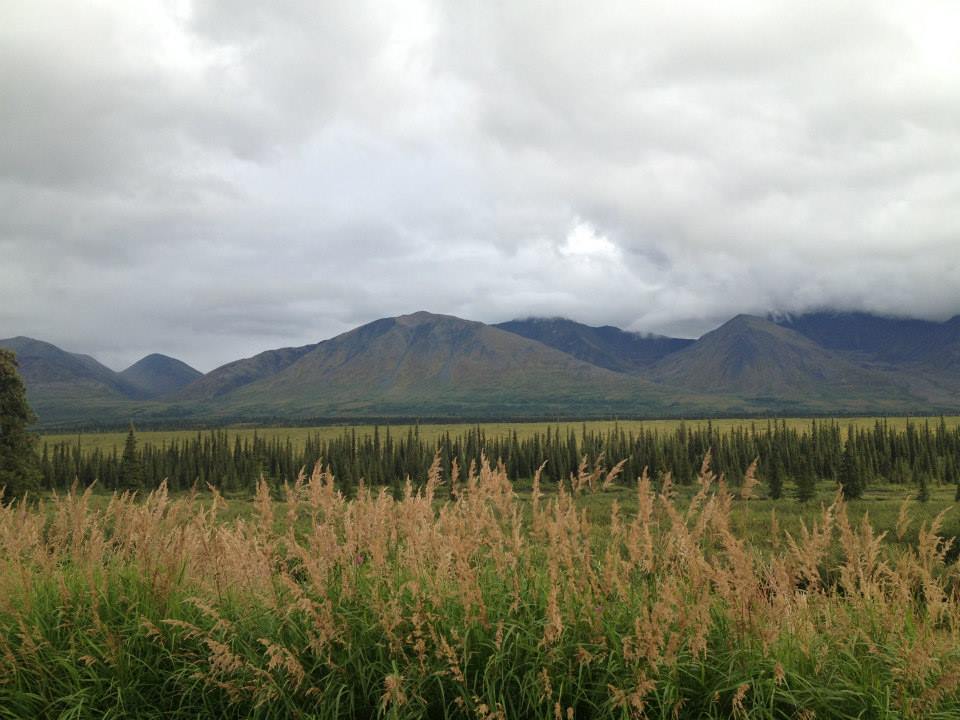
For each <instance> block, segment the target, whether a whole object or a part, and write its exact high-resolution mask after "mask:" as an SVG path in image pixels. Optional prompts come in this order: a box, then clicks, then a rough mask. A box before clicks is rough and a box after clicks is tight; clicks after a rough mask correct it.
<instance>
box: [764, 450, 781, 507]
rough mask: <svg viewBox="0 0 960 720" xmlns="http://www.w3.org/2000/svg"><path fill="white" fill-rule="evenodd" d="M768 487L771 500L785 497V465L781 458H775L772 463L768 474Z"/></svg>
mask: <svg viewBox="0 0 960 720" xmlns="http://www.w3.org/2000/svg"><path fill="white" fill-rule="evenodd" d="M767 487H768V488H769V495H770V499H771V500H779V499H780V498H781V497H783V463H781V462H780V458H775V459H774V460H773V462H771V463H770V470H769V471H768V472H767Z"/></svg>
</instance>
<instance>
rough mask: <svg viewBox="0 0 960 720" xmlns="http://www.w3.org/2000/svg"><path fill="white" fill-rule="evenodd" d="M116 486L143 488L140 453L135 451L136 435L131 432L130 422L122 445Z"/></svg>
mask: <svg viewBox="0 0 960 720" xmlns="http://www.w3.org/2000/svg"><path fill="white" fill-rule="evenodd" d="M117 486H118V487H119V488H120V489H121V490H141V489H142V488H143V463H142V461H141V459H140V454H139V453H138V452H137V436H136V435H135V434H134V432H133V425H132V424H131V425H130V432H128V433H127V440H126V442H125V443H124V446H123V457H122V458H121V459H120V475H119V477H118V478H117Z"/></svg>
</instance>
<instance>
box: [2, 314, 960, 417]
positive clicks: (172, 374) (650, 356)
mask: <svg viewBox="0 0 960 720" xmlns="http://www.w3.org/2000/svg"><path fill="white" fill-rule="evenodd" d="M0 346H3V347H9V348H11V349H13V350H14V351H15V352H17V354H18V357H19V359H20V364H21V368H22V371H23V375H24V379H25V381H26V385H27V394H28V399H29V400H30V402H31V404H32V405H33V407H34V409H35V410H36V411H37V413H38V415H39V416H40V418H41V422H42V423H43V424H45V425H46V426H48V427H53V426H61V427H74V426H78V425H84V426H93V425H97V426H107V425H110V426H116V425H123V424H126V423H127V422H130V421H134V422H150V423H177V424H181V425H190V424H198V423H212V422H269V421H272V420H281V421H315V420H322V419H337V420H347V419H352V418H355V419H364V418H366V419H369V418H400V417H402V418H414V417H421V418H450V419H454V418H469V419H481V418H485V419H496V418H504V419H506V418H557V417H564V418H578V417H583V418H586V417H614V416H617V417H656V416H661V417H662V416H677V415H685V416H688V417H690V416H695V415H701V416H702V415H705V414H709V415H717V414H727V415H730V414H738V415H749V414H759V413H765V414H766V413H770V414H787V413H793V414H797V413H939V412H945V413H946V412H960V317H956V318H953V319H952V320H950V321H948V322H945V323H932V322H928V321H923V320H899V319H895V318H880V317H877V316H873V315H864V314H842V313H813V314H808V315H800V316H792V317H781V318H777V319H773V318H766V319H765V318H759V317H753V316H748V315H739V316H737V317H735V318H733V319H732V320H730V321H728V322H727V323H725V324H723V325H722V326H720V327H719V328H717V329H715V330H713V331H711V332H709V333H706V334H705V335H704V336H703V337H701V338H700V339H698V340H696V341H692V340H680V339H676V338H665V337H655V336H643V335H638V334H634V333H628V332H624V331H622V330H619V329H617V328H614V327H609V326H605V327H591V326H588V325H583V324H581V323H576V322H573V321H571V320H565V319H528V320H514V321H511V322H508V323H501V324H500V325H485V324H483V323H479V322H473V321H470V320H463V319H461V318H456V317H452V316H449V315H435V314H432V313H428V312H418V313H414V314H412V315H402V316H399V317H393V318H383V319H381V320H376V321H374V322H371V323H368V324H366V325H363V326H361V327H358V328H356V329H354V330H351V331H349V332H346V333H343V334H341V335H338V336H336V337H334V338H330V339H329V340H323V341H321V342H318V343H314V344H310V345H304V346H301V347H290V348H281V349H278V350H268V351H266V352H262V353H259V354H258V355H255V356H253V357H250V358H246V359H242V360H236V361H234V362H231V363H227V364H226V365H223V366H221V367H219V368H217V369H215V370H213V371H211V372H209V373H207V374H206V375H200V374H199V373H197V372H196V371H195V370H193V369H192V368H190V367H189V366H187V365H185V364H183V363H181V362H180V361H178V360H175V359H173V358H169V357H166V356H163V355H149V356H147V357H146V358H144V359H143V360H141V361H139V362H137V363H136V364H134V365H133V366H131V367H130V368H127V369H126V370H124V371H123V372H122V373H115V372H113V371H112V370H110V369H109V368H107V367H105V366H103V365H101V364H100V363H98V362H97V361H96V360H94V359H93V358H91V357H89V356H86V355H78V354H75V353H69V352H66V351H64V350H61V349H60V348H57V347H56V346H54V345H50V344H49V343H45V342H41V341H39V340H33V339H30V338H24V337H17V338H11V339H8V340H0Z"/></svg>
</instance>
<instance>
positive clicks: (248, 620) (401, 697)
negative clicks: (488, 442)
mask: <svg viewBox="0 0 960 720" xmlns="http://www.w3.org/2000/svg"><path fill="white" fill-rule="evenodd" d="M451 476H452V477H459V478H461V480H458V481H457V482H454V483H451V482H450V480H449V477H450V476H445V474H444V472H443V469H442V467H441V463H440V462H439V460H438V461H437V462H436V463H435V464H434V466H433V467H432V468H431V470H430V471H429V472H428V473H427V475H426V477H423V478H417V479H415V480H414V481H411V482H409V483H407V484H406V486H405V487H404V488H403V491H402V492H401V493H400V494H399V495H398V496H396V497H395V496H394V494H393V493H391V492H389V491H388V489H387V488H385V487H367V486H361V487H359V488H357V489H356V490H355V492H353V493H352V497H350V498H347V497H344V496H343V495H342V494H341V492H340V491H339V489H338V487H337V483H336V481H335V479H334V478H333V477H332V476H331V475H330V474H329V473H327V472H325V471H324V470H323V469H322V468H321V467H317V468H315V469H314V471H313V472H312V473H310V474H302V475H300V476H299V478H297V480H296V481H295V482H293V483H288V484H286V485H285V486H282V487H276V486H274V487H271V486H270V485H268V483H266V482H261V483H259V484H258V486H257V492H256V494H255V496H254V497H252V498H251V497H247V498H241V497H233V498H230V499H224V498H223V497H222V496H221V495H220V493H219V492H217V491H215V490H212V491H211V490H207V491H196V492H194V493H187V494H183V493H177V494H171V493H169V492H168V491H167V489H166V488H165V487H161V488H160V489H158V490H156V491H154V492H152V493H149V494H148V495H146V496H143V497H134V496H131V495H129V494H124V495H120V494H106V493H98V492H95V491H93V490H90V489H88V490H87V491H85V492H79V491H77V492H73V493H67V494H63V493H59V494H58V493H52V494H50V495H48V496H46V497H44V498H43V500H42V502H41V503H39V504H34V505H31V504H29V503H20V504H7V505H6V506H4V507H3V509H2V510H0V717H8V718H23V717H32V716H35V717H63V718H67V717H71V718H86V717H90V718H94V717H97V718H100V717H157V718H159V717H165V718H177V717H184V718H186V717H190V718H193V717H223V718H237V717H262V718H274V717H276V718H281V717H284V718H285V717H301V718H347V717H384V718H483V719H484V720H497V719H501V718H504V719H505V718H544V719H547V718H549V719H551V720H557V719H560V720H564V719H567V718H639V717H650V718H688V717H689V718H701V717H707V718H721V717H723V718H725V717H743V718H747V717H750V718H868V717H869V718H901V717H912V718H954V717H960V694H958V687H960V642H958V641H960V603H958V602H957V599H958V598H957V589H958V582H957V581H958V573H957V564H956V562H955V549H954V547H953V536H954V535H956V534H960V526H958V525H957V522H956V521H957V518H955V517H953V516H954V515H955V513H953V512H951V510H952V506H953V504H954V502H953V497H954V489H953V487H951V486H934V487H933V488H931V489H930V493H929V495H930V497H929V500H928V501H927V502H922V503H920V502H911V500H910V498H911V497H913V496H914V495H916V488H915V487H913V486H903V485H884V484H879V483H875V484H872V485H871V486H869V487H868V488H867V491H866V492H865V493H864V495H863V497H862V498H860V499H857V500H854V501H850V502H846V501H844V500H843V499H842V497H841V495H840V494H839V493H837V492H836V491H835V487H834V486H832V484H830V483H826V482H822V483H821V484H820V487H819V488H818V496H819V499H818V501H816V502H808V503H800V502H798V501H796V500H794V499H792V498H783V499H781V500H776V501H775V500H771V499H766V498H764V488H763V486H762V485H760V484H758V480H757V478H756V475H755V473H754V471H753V470H752V469H748V470H747V471H746V473H745V474H739V475H738V476H737V477H736V478H730V479H729V480H728V479H727V478H723V477H720V476H718V475H716V474H714V472H713V471H712V469H711V467H710V466H709V464H705V465H704V466H703V467H702V468H701V470H700V472H699V474H698V477H697V480H696V482H695V483H694V484H693V485H691V486H682V485H675V484H673V483H672V482H671V480H670V478H669V477H668V476H663V477H659V478H650V477H649V476H646V475H643V476H641V477H640V478H623V477H619V476H618V469H617V466H616V465H614V466H612V467H609V468H601V467H599V466H597V467H595V468H593V469H584V470H583V471H581V472H579V473H577V474H576V475H573V476H571V477H570V478H569V479H568V480H567V481H564V482H560V483H545V482H542V481H541V477H540V475H539V474H535V475H534V477H533V478H531V479H528V480H526V481H523V482H520V483H515V482H513V481H512V479H511V478H509V477H508V476H507V472H506V469H505V468H504V467H503V466H498V465H496V464H494V465H493V466H491V464H490V463H484V464H481V465H479V466H477V467H475V468H474V469H473V470H472V471H471V472H468V473H453V474H452V475H451Z"/></svg>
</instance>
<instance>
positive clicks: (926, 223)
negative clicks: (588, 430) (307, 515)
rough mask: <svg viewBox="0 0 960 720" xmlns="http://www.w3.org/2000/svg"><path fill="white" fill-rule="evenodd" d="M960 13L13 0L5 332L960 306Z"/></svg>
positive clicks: (100, 332) (665, 328) (675, 4)
mask: <svg viewBox="0 0 960 720" xmlns="http://www.w3.org/2000/svg"><path fill="white" fill-rule="evenodd" d="M958 36H960V3H957V2H956V1H955V0H945V1H944V2H925V1H923V0H904V1H900V2H898V1H897V0H890V1H885V2H877V1H876V0H844V2H837V1H836V0H829V1H820V0H796V1H792V2H785V1H782V0H755V1H754V2H736V1H733V0H726V1H725V2H720V3H718V2H687V1H685V0H680V1H678V0H671V1H670V2H662V3H646V2H636V1H634V0H630V1H628V2H616V3H606V2H579V1H577V2H555V3H547V2H543V3H535V2H526V1H524V0H509V1H508V2H502V3H501V2H489V1H486V0H473V1H464V2H459V1H455V2H450V1H449V0H437V1H436V2H421V1H420V0H405V1H403V2H390V1H389V0H371V1H370V2H366V1H365V0H350V1H349V2H336V3H324V2H318V1H317V0H292V1H279V0H273V1H271V2H262V1H261V0H258V1H256V2H254V1H253V0H222V1H220V2H203V1H200V0H197V1H196V2H191V1H190V0H174V1H169V2H168V1H156V2H152V1H150V0H90V1H88V0H6V1H5V2H3V3H2V4H0V337H6V336H10V335H18V334H22V335H29V336H32V337H36V338H40V339H44V340H48V341H51V342H54V343H56V344H58V345H60V346H61V347H63V348H65V349H68V350H73V351H82V352H88V353H92V354H94V355H95V356H96V357H98V358H99V359H101V360H102V361H104V362H106V363H107V364H108V365H110V366H112V367H115V368H122V367H124V366H126V365H127V364H129V363H131V362H133V361H134V360H136V359H137V358H139V357H140V356H142V355H144V354H146V353H148V352H153V351H158V352H164V353H167V354H171V355H175V356H177V357H180V358H182V359H184V360H186V361H187V362H189V363H191V364H193V365H194V366H196V367H197V368H198V369H200V370H209V369H211V368H212V367H214V366H216V365H218V364H220V363H222V362H225V361H228V360H232V359H235V358H237V357H242V356H248V355H251V354H253V353H255V352H258V351H261V350H264V349H268V348H275V347H280V346H286V345H300V344H305V343H308V342H315V341H317V340H320V339H323V338H327V337H330V336H332V335H334V334H336V333H338V332H342V331H344V330H347V329H350V328H352V327H354V326H356V325H358V324H361V323H364V322H367V321H370V320H373V319H376V318H379V317H383V316H389V315H397V314H401V313H406V312H412V311H415V310H419V309H427V310H432V311H434V312H443V313H450V314H454V315H459V316H461V317H466V318H470V319H476V320H483V321H501V320H507V319H510V318H513V317H520V316H527V315H551V316H552V315H563V316H568V317H572V318H574V319H576V320H580V321H583V322H589V323H592V324H601V323H610V324H615V325H619V326H621V327H624V328H628V329H633V330H639V331H651V332H659V333H667V334H679V335H686V336H696V335H698V334H700V333H701V332H702V331H704V330H706V329H709V328H711V327H713V326H715V325H717V324H718V323H719V322H720V321H722V320H725V319H727V318H728V317H730V316H732V315H734V314H736V313H739V312H749V313H765V312H769V311H795V312H799V311H803V310H807V309H811V308H818V307H823V306H831V307H836V308H840V309H862V310H868V311H874V312H881V313H895V314H901V315H916V316H921V317H928V318H937V319H944V318H947V317H949V316H951V315H954V314H957V313H960V79H958V68H960V43H958V42H957V37H958Z"/></svg>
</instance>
